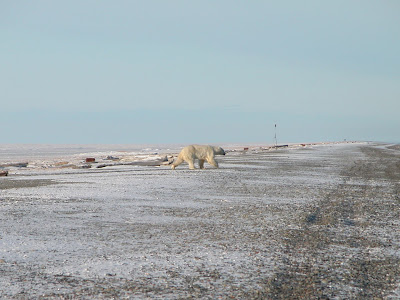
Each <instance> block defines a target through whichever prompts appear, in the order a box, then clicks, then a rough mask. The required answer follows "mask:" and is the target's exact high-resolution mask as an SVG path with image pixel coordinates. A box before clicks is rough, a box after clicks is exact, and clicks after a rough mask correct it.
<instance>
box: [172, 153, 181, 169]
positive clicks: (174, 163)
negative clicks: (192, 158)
mask: <svg viewBox="0 0 400 300" xmlns="http://www.w3.org/2000/svg"><path fill="white" fill-rule="evenodd" d="M181 163H183V159H182V157H181V156H180V155H178V158H177V159H176V161H174V162H173V164H172V165H171V169H172V170H175V168H176V167H177V166H179V165H180V164H181Z"/></svg>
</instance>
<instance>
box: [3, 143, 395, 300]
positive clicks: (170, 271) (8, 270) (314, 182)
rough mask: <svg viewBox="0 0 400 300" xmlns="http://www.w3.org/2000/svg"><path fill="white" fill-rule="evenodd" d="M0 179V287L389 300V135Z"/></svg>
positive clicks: (16, 294) (19, 291) (60, 292)
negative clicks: (201, 162)
mask: <svg viewBox="0 0 400 300" xmlns="http://www.w3.org/2000/svg"><path fill="white" fill-rule="evenodd" d="M217 160H219V162H220V169H213V168H210V169H206V170H194V171H189V170H188V169H187V165H181V166H180V167H178V168H177V170H175V171H172V170H170V169H169V168H168V167H158V168H155V167H142V166H139V167H134V166H119V167H111V168H105V169H101V170H78V171H76V170H74V171H65V170H59V171H54V170H52V171H41V172H37V174H33V173H21V174H19V175H15V176H9V177H2V178H0V189H1V191H0V193H1V194H0V273H1V276H0V298H2V299H32V298H40V299H77V298H78V299H110V298H118V299H121V298H122V299H124V298H127V299H188V298H200V299H218V298H221V299H231V298H235V299H400V230H398V228H399V225H400V208H399V204H400V147H399V146H398V145H384V144H372V143H369V144H367V143H345V144H331V145H319V146H307V147H302V148H298V149H280V150H275V151H262V150H261V149H259V150H257V149H250V151H236V152H229V153H228V154H227V155H226V156H225V157H218V159H217Z"/></svg>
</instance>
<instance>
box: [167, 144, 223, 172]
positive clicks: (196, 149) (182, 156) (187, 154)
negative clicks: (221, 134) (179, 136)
mask: <svg viewBox="0 0 400 300" xmlns="http://www.w3.org/2000/svg"><path fill="white" fill-rule="evenodd" d="M215 155H225V151H224V149H222V148H221V147H216V146H209V145H190V146H186V147H185V148H183V149H182V151H181V152H180V153H179V155H178V158H177V159H176V161H174V163H173V164H172V165H171V168H172V169H173V170H174V169H175V167H177V166H179V165H180V164H181V163H183V162H184V161H186V162H187V163H188V164H189V169H191V170H193V169H194V168H195V167H194V161H195V160H196V159H198V160H199V167H200V169H204V162H205V161H207V162H208V163H209V164H210V165H212V166H214V167H216V168H218V163H217V162H216V161H215V159H214V157H215Z"/></svg>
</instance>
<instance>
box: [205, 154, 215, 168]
mask: <svg viewBox="0 0 400 300" xmlns="http://www.w3.org/2000/svg"><path fill="white" fill-rule="evenodd" d="M207 162H208V163H209V164H210V165H212V166H214V167H216V168H218V163H217V162H216V160H215V159H214V157H209V158H207Z"/></svg>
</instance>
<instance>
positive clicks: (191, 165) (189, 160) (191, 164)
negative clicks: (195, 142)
mask: <svg viewBox="0 0 400 300" xmlns="http://www.w3.org/2000/svg"><path fill="white" fill-rule="evenodd" d="M187 163H188V164H189V169H190V170H194V169H195V167H194V159H188V160H187Z"/></svg>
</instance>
